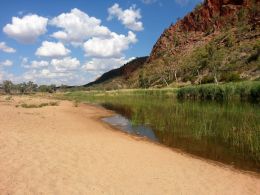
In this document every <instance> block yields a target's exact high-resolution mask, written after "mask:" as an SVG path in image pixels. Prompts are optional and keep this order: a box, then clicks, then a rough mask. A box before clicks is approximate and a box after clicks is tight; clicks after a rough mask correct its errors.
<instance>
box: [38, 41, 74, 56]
mask: <svg viewBox="0 0 260 195" xmlns="http://www.w3.org/2000/svg"><path fill="white" fill-rule="evenodd" d="M69 53H70V50H69V49H67V48H66V47H65V46H64V45H63V44H62V43H60V42H58V43H55V42H49V41H44V42H42V45H41V47H39V48H38V49H37V51H36V52H35V55H37V56H43V57H62V56H66V55H68V54H69Z"/></svg>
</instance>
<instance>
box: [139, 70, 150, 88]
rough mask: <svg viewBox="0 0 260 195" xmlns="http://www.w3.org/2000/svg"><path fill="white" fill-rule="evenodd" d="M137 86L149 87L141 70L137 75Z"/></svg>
mask: <svg viewBox="0 0 260 195" xmlns="http://www.w3.org/2000/svg"><path fill="white" fill-rule="evenodd" d="M139 87H140V88H148V87H149V80H148V78H147V77H145V75H144V72H143V71H141V73H140V75H139Z"/></svg>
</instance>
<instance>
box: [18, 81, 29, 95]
mask: <svg viewBox="0 0 260 195" xmlns="http://www.w3.org/2000/svg"><path fill="white" fill-rule="evenodd" d="M16 87H17V90H18V91H19V92H20V93H21V94H24V93H26V88H27V86H26V83H25V82H23V83H20V84H18V85H17V86H16Z"/></svg>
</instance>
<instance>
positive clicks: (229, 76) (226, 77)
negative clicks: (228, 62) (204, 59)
mask: <svg viewBox="0 0 260 195" xmlns="http://www.w3.org/2000/svg"><path fill="white" fill-rule="evenodd" d="M240 80H241V78H240V75H239V74H237V73H234V72H231V73H230V72H225V73H222V75H221V78H220V81H225V82H232V81H240Z"/></svg>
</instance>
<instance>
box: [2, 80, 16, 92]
mask: <svg viewBox="0 0 260 195" xmlns="http://www.w3.org/2000/svg"><path fill="white" fill-rule="evenodd" d="M13 87H14V84H13V83H12V81H9V80H5V81H3V89H4V92H5V93H7V94H11V92H12V89H13Z"/></svg>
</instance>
